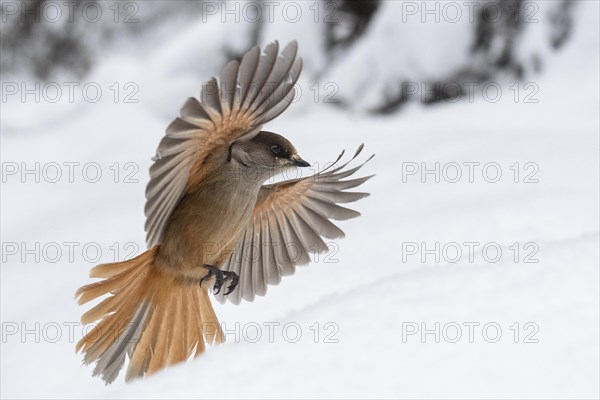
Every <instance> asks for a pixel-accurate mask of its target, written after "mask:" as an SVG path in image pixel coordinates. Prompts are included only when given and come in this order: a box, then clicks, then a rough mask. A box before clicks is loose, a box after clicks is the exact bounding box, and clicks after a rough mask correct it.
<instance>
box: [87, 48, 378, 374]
mask: <svg viewBox="0 0 600 400" xmlns="http://www.w3.org/2000/svg"><path fill="white" fill-rule="evenodd" d="M296 52H297V45H296V43H295V42H292V43H290V44H289V45H288V46H286V47H285V49H283V50H282V51H281V53H279V45H278V44H277V42H275V43H272V44H270V45H269V46H267V47H266V48H265V51H264V53H263V54H261V52H260V49H259V48H258V47H255V48H253V49H252V50H250V51H249V52H248V53H246V54H245V55H244V57H243V58H242V61H241V63H239V62H237V61H232V62H230V63H229V64H227V66H226V67H225V69H224V70H223V72H222V74H221V76H220V79H219V81H217V80H216V79H215V78H213V79H211V80H210V81H209V82H208V83H207V84H205V85H204V86H203V89H202V93H201V99H202V102H199V101H198V100H196V99H194V98H190V99H188V101H187V102H186V103H185V104H184V106H183V108H182V110H181V117H180V118H177V119H175V121H173V123H171V125H169V127H168V128H167V133H166V136H165V137H164V138H163V139H162V141H161V142H160V145H159V147H158V150H157V154H156V158H155V162H154V164H153V165H152V167H151V168H150V176H151V179H150V182H149V184H148V187H147V189H146V197H147V203H146V208H145V211H146V217H147V221H146V231H147V242H148V248H149V250H147V251H146V252H144V253H142V254H141V255H139V256H137V257H135V258H133V259H131V260H128V261H123V262H118V263H112V264H102V265H98V266H96V267H94V268H93V269H92V270H91V273H90V275H91V277H93V278H102V279H103V280H102V281H99V282H96V283H92V284H89V285H86V286H83V287H81V288H80V289H79V290H78V291H77V293H76V297H77V298H78V301H79V303H80V304H83V303H86V302H88V301H90V300H94V299H97V298H100V297H102V296H105V295H109V296H108V297H106V298H104V299H103V300H102V301H101V302H100V303H98V304H97V305H96V306H95V307H93V308H92V309H91V310H89V311H87V312H86V313H84V314H83V316H82V322H83V323H85V324H88V323H91V322H94V321H99V322H98V324H97V326H96V327H95V328H94V329H93V330H91V331H90V332H89V333H88V334H87V335H85V336H84V337H83V338H82V339H81V340H80V341H79V343H78V344H77V347H76V349H77V351H81V352H84V353H85V356H84V363H86V364H89V363H92V362H96V367H95V369H94V375H101V376H102V378H103V379H104V380H105V381H106V382H107V383H110V382H112V381H113V380H114V379H115V378H116V377H117V375H118V373H119V370H120V369H121V368H122V367H123V365H124V363H125V359H126V356H128V357H129V360H130V361H129V365H128V368H127V374H126V379H128V380H129V379H131V378H135V377H141V376H144V375H149V374H152V373H154V372H156V371H158V370H160V369H161V368H163V367H165V366H167V365H170V364H174V363H178V362H181V361H185V360H186V359H188V358H189V357H191V356H192V355H194V356H197V355H199V354H201V353H202V352H203V351H204V348H205V343H209V344H213V343H221V342H223V340H224V337H223V332H222V331H221V327H220V325H219V323H218V320H217V317H216V315H215V313H214V311H213V308H212V306H211V303H210V299H209V296H208V290H209V289H210V288H211V287H213V286H214V292H215V295H217V297H218V299H219V300H220V301H225V300H226V299H230V300H231V301H232V302H233V303H236V304H237V303H239V302H240V301H241V299H242V298H243V299H246V300H249V301H252V300H253V299H254V296H255V295H264V294H265V293H266V288H267V285H269V284H277V283H279V281H280V280H281V276H284V275H290V274H291V273H293V272H294V269H295V266H296V265H302V264H306V263H308V261H309V256H308V255H309V253H311V252H321V251H326V250H327V246H326V244H325V242H324V241H323V240H322V239H321V236H323V237H326V238H339V237H342V236H343V232H342V231H341V230H340V229H339V228H338V227H337V226H335V225H334V224H333V223H332V222H331V221H330V219H337V220H343V219H348V218H352V217H356V216H358V215H359V214H358V213H357V212H356V211H353V210H350V209H347V208H344V207H342V206H339V205H338V203H345V202H351V201H355V200H358V199H360V198H362V197H364V196H367V194H366V193H357V192H347V191H346V190H347V189H350V188H354V187H356V186H358V185H360V184H362V183H363V182H365V181H366V180H368V179H369V178H370V176H367V177H364V178H358V179H351V180H342V179H344V178H346V177H348V176H350V175H352V174H354V173H355V172H356V171H357V170H358V169H360V167H361V166H362V164H361V165H359V166H357V167H354V168H351V169H347V170H345V169H344V168H345V167H346V165H347V163H346V164H344V165H342V166H340V167H337V168H333V167H332V168H330V169H329V170H326V171H322V172H320V173H318V174H316V175H314V176H313V177H311V178H303V179H295V180H290V181H284V182H280V183H277V184H273V185H264V182H265V181H266V180H268V179H269V178H270V177H272V176H274V175H276V174H278V173H280V172H282V171H284V170H285V169H287V168H291V167H302V166H308V163H307V162H306V161H304V160H302V159H301V158H300V157H299V156H298V152H297V151H296V149H295V148H294V146H293V145H292V144H291V143H290V142H289V141H288V140H287V139H285V138H284V137H282V136H280V135H278V134H276V133H272V132H266V131H262V130H261V129H262V126H263V124H264V123H266V122H268V121H270V120H272V119H273V118H275V117H277V116H278V115H279V114H281V113H282V112H283V111H284V110H285V109H286V108H287V107H288V106H289V105H290V104H291V102H292V100H293V98H294V85H295V83H296V81H297V80H298V77H299V74H300V70H301V67H302V61H301V59H300V58H297V57H296ZM361 150H362V146H361V147H360V148H359V149H358V150H357V152H356V154H355V156H354V157H353V158H352V159H354V158H355V157H356V156H357V155H358V154H359V153H360V151H361ZM342 154H343V153H342ZM341 156H342V155H340V157H338V160H336V162H337V161H339V159H340V158H341ZM367 161H368V160H367ZM290 246H291V247H294V248H295V249H296V250H295V251H291V250H290V248H291V247H290ZM238 279H239V285H238V286H236V285H237V280H238ZM221 286H223V287H224V288H225V290H223V291H221Z"/></svg>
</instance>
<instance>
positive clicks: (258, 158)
mask: <svg viewBox="0 0 600 400" xmlns="http://www.w3.org/2000/svg"><path fill="white" fill-rule="evenodd" d="M231 156H232V159H234V160H236V161H237V162H239V163H240V164H241V165H242V166H244V167H246V168H252V169H258V170H261V171H265V172H266V173H267V174H268V176H267V178H268V177H270V176H273V175H275V174H277V173H279V172H282V171H283V170H284V169H286V168H289V167H310V164H309V163H307V162H306V161H304V160H303V159H302V158H301V157H300V156H299V155H298V151H297V150H296V148H295V147H294V146H293V145H292V144H291V143H290V141H289V140H287V139H286V138H284V137H283V136H281V135H278V134H276V133H273V132H267V131H261V132H259V133H258V135H256V136H255V137H254V138H252V139H251V140H249V141H247V142H244V143H239V144H235V145H234V146H233V148H232V151H231Z"/></svg>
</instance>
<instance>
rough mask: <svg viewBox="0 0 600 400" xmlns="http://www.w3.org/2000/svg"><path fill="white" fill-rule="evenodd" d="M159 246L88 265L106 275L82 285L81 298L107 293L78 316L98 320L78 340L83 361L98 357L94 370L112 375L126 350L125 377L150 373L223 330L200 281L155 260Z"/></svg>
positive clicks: (96, 273)
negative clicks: (181, 277) (164, 269)
mask: <svg viewBox="0 0 600 400" xmlns="http://www.w3.org/2000/svg"><path fill="white" fill-rule="evenodd" d="M158 248H159V246H158V245H157V246H154V247H153V248H152V249H150V250H148V251H146V252H145V253H142V254H141V255H139V256H137V257H135V258H133V259H131V260H128V261H123V262H118V263H111V264H101V265H98V266H96V267H94V268H92V270H91V272H90V276H91V277H92V278H104V280H102V281H100V282H96V283H92V284H90V285H86V286H83V287H81V288H80V289H79V290H78V291H77V292H76V293H75V297H76V298H78V302H79V304H84V303H87V302H88V301H90V300H93V299H96V298H98V297H100V296H103V295H105V294H109V293H110V294H111V296H110V297H107V298H105V299H104V300H103V301H101V302H100V303H99V304H98V305H96V306H95V307H94V308H92V309H91V310H89V311H87V312H86V313H85V314H83V316H82V317H81V322H82V323H84V324H89V323H91V322H94V321H98V320H99V323H98V324H97V325H96V327H95V328H94V329H92V330H91V331H90V332H89V333H88V334H87V335H85V336H84V337H83V338H82V339H81V340H80V341H79V343H77V346H76V350H77V351H78V352H79V351H82V352H84V353H85V356H84V363H85V364H90V363H92V362H94V361H95V362H96V367H95V369H94V376H97V375H101V376H102V379H104V380H105V381H106V383H111V382H112V381H114V380H115V379H116V377H117V375H118V374H119V370H120V369H121V368H122V367H123V364H124V363H125V355H126V354H127V355H129V359H130V362H129V366H128V368H127V374H126V379H127V380H130V379H132V378H136V377H141V376H144V375H147V374H148V375H149V374H152V373H154V372H156V371H158V370H159V369H161V368H163V367H165V366H166V365H170V364H175V363H178V362H181V361H185V360H187V359H188V358H189V357H190V356H191V355H192V354H195V356H198V355H199V354H200V353H202V352H203V351H204V343H205V341H206V342H208V343H210V344H212V343H222V342H223V332H222V331H221V327H220V326H219V322H218V320H217V317H216V315H215V312H214V310H213V308H212V306H211V304H210V299H209V298H208V291H207V289H206V288H204V287H201V286H200V285H199V284H192V283H186V282H183V281H179V280H177V279H175V278H173V277H171V276H170V275H167V274H165V273H164V272H161V271H160V270H159V269H158V268H156V267H155V266H154V259H155V257H156V254H157V252H158Z"/></svg>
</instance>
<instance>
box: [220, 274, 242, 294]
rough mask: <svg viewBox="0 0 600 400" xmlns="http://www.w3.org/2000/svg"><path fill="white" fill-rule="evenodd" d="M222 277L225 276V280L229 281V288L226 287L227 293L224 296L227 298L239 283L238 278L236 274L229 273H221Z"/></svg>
mask: <svg viewBox="0 0 600 400" xmlns="http://www.w3.org/2000/svg"><path fill="white" fill-rule="evenodd" d="M223 275H225V279H226V280H229V281H230V283H229V286H227V291H226V292H225V296H227V295H228V294H229V293H231V292H233V291H234V290H235V288H236V287H237V285H238V283H239V281H240V277H239V276H238V274H236V273H235V272H231V271H223Z"/></svg>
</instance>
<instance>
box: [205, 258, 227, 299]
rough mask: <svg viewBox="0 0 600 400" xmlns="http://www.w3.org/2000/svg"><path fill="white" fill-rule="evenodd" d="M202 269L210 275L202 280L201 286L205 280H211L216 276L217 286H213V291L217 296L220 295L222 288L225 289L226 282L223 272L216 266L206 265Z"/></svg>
mask: <svg viewBox="0 0 600 400" xmlns="http://www.w3.org/2000/svg"><path fill="white" fill-rule="evenodd" d="M202 267H203V268H206V269H207V270H208V274H206V276H205V277H204V278H202V279H201V280H200V284H202V282H204V281H205V280H209V279H211V278H212V277H213V276H214V277H215V285H214V286H213V291H214V293H215V294H218V293H219V292H220V291H221V287H223V282H224V281H225V279H224V274H223V271H221V270H220V269H219V268H217V267H215V266H214V265H208V264H205V265H203V266H202Z"/></svg>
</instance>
